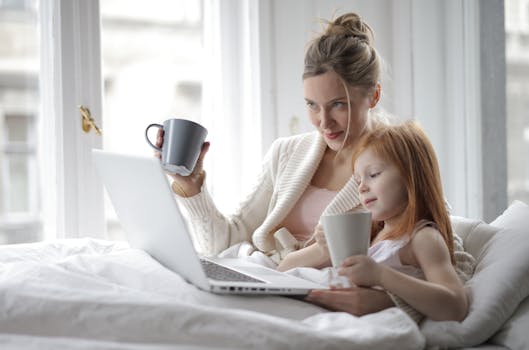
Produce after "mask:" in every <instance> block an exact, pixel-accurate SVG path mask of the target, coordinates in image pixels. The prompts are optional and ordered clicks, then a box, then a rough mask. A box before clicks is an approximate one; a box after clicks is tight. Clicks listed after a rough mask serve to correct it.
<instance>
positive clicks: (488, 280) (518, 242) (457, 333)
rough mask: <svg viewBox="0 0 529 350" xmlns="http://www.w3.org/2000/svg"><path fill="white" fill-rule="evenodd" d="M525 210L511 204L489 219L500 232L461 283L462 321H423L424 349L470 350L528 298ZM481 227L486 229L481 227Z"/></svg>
mask: <svg viewBox="0 0 529 350" xmlns="http://www.w3.org/2000/svg"><path fill="white" fill-rule="evenodd" d="M527 218H529V207H528V206H527V205H526V204H524V203H522V202H515V203H513V204H512V205H511V206H509V208H507V210H505V212H504V213H503V214H502V215H501V216H500V217H498V218H497V219H496V220H494V221H493V222H492V223H491V225H492V226H500V225H501V227H502V229H501V230H500V231H499V232H498V233H496V234H494V235H493V236H492V237H491V238H490V240H489V241H488V242H487V243H486V244H485V245H484V246H483V249H482V250H481V252H480V253H479V254H477V255H478V256H477V265H476V270H475V272H474V275H473V276H472V278H471V279H470V280H469V281H468V282H467V283H466V284H465V290H466V291H467V295H468V296H469V298H470V300H471V304H470V310H469V314H468V315H467V317H466V319H465V320H464V321H463V322H455V321H432V320H425V321H424V322H423V323H422V325H421V330H422V332H423V334H424V335H425V337H426V341H427V344H428V345H429V346H439V347H441V348H447V347H448V348H456V347H470V346H474V345H478V344H481V343H483V342H485V341H486V340H487V339H489V338H490V337H491V336H492V335H493V334H494V333H496V332H497V331H498V330H499V329H500V328H501V326H502V325H503V324H504V322H505V321H507V320H508V319H509V318H510V316H511V315H512V314H513V312H514V311H515V309H516V307H517V306H518V304H520V302H521V301H522V300H523V299H525V297H527V295H528V294H529V278H527V273H528V271H529V254H528V252H529V225H528V224H527ZM481 226H482V227H484V228H486V227H487V226H489V225H485V224H484V225H481Z"/></svg>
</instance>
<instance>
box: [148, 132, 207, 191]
mask: <svg viewBox="0 0 529 350" xmlns="http://www.w3.org/2000/svg"><path fill="white" fill-rule="evenodd" d="M163 134H164V131H163V129H158V134H157V135H156V146H157V147H162V145H163ZM209 146H210V143H209V142H204V144H202V150H201V151H200V155H199V156H198V160H197V164H196V165H195V168H194V169H193V172H192V173H191V174H189V175H188V176H182V175H179V174H168V175H169V176H170V177H171V178H172V179H173V181H174V183H173V185H172V186H171V188H172V189H173V191H174V192H175V193H176V194H178V195H179V196H181V197H192V196H194V195H196V194H198V193H200V189H201V188H202V185H203V184H204V179H205V178H206V172H205V171H204V168H203V164H204V157H205V156H206V153H207V152H208V150H209ZM154 156H155V157H157V158H160V159H161V157H162V155H161V153H160V152H158V151H156V152H154Z"/></svg>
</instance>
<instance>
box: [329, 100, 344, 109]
mask: <svg viewBox="0 0 529 350" xmlns="http://www.w3.org/2000/svg"><path fill="white" fill-rule="evenodd" d="M332 106H333V107H334V108H342V107H343V106H345V103H343V102H340V101H336V102H334V103H333V104H332Z"/></svg>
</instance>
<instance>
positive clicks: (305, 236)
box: [158, 13, 393, 314]
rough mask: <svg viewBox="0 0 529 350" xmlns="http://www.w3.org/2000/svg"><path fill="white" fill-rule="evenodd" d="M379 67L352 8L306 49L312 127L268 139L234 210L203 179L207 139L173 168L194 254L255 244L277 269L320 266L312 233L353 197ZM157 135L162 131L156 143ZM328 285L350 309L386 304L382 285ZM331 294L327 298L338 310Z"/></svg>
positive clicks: (322, 255) (354, 202) (369, 36)
mask: <svg viewBox="0 0 529 350" xmlns="http://www.w3.org/2000/svg"><path fill="white" fill-rule="evenodd" d="M380 74H381V59H380V57H379V55H378V53H377V51H376V50H375V48H374V47H373V31H372V30H371V28H370V27H369V26H368V25H367V24H366V23H365V22H364V21H363V20H362V19H361V18H360V17H359V16H358V15H357V14H354V13H347V14H344V15H342V16H340V17H338V18H337V19H335V20H334V21H332V22H329V23H328V26H327V29H326V30H325V32H324V33H322V34H321V35H320V36H318V37H317V38H315V39H314V40H313V41H312V42H311V43H310V45H309V47H308V49H307V52H306V55H305V68H304V73H303V87H304V95H305V100H306V104H307V110H308V114H309V118H310V120H311V122H312V124H313V125H314V127H315V129H316V131H315V132H312V133H307V134H301V135H296V136H293V137H288V138H280V139H278V140H276V141H275V142H274V143H273V145H272V146H271V148H270V150H269V151H268V153H267V155H266V156H265V159H264V162H263V169H262V172H261V174H260V176H259V178H258V181H257V184H256V186H255V187H254V189H253V191H252V192H251V193H250V195H249V196H248V197H247V198H246V199H245V200H244V201H243V202H242V203H241V204H240V206H239V208H238V209H237V211H236V212H235V213H234V214H232V215H230V216H225V215H223V214H222V213H220V212H219V211H218V209H217V208H216V206H215V204H214V202H213V200H212V198H211V196H210V195H209V193H208V192H207V188H206V186H205V185H204V183H205V172H204V170H203V168H202V164H203V159H204V156H205V154H206V153H207V151H208V149H209V146H210V145H209V143H208V142H206V143H204V146H203V148H202V152H201V155H200V158H199V161H198V163H197V166H196V168H195V169H194V171H193V173H192V174H191V175H190V176H187V177H182V176H179V175H174V174H173V175H171V176H172V178H173V180H174V181H173V183H172V188H173V191H174V192H175V193H176V194H177V195H178V196H179V197H180V199H179V201H180V203H181V204H183V205H184V206H185V207H186V208H187V211H188V213H189V217H190V220H191V222H192V226H193V227H194V240H195V244H196V245H197V246H198V247H199V249H200V250H201V252H202V253H205V254H209V255H215V254H219V253H221V252H223V251H225V250H226V249H228V248H230V247H231V248H230V249H229V250H231V253H232V254H233V253H234V251H235V254H236V255H241V254H252V252H253V251H254V250H255V251H256V252H258V253H260V254H264V255H266V256H268V257H270V259H271V260H272V261H273V262H274V263H275V264H277V268H278V269H280V270H286V269H289V268H291V267H296V266H312V267H319V266H323V265H325V264H327V263H328V253H327V252H325V251H324V250H323V249H322V246H321V245H319V244H317V243H314V240H312V239H311V238H312V236H313V235H314V232H315V229H316V227H317V224H318V221H319V217H320V216H321V215H322V214H323V213H324V214H331V213H339V212H345V211H348V210H351V209H353V208H355V207H357V206H358V205H359V204H360V202H359V199H358V189H357V184H356V182H355V181H354V179H353V177H352V150H353V148H354V146H355V144H356V143H357V142H358V140H359V138H360V137H361V135H362V134H363V133H365V132H366V131H367V130H369V129H371V128H372V126H373V125H374V124H376V123H377V122H378V118H377V117H376V116H375V115H373V114H372V113H371V109H372V108H374V107H375V106H376V105H377V103H378V101H379V99H380V94H381V86H380V83H379V81H380ZM162 137H163V134H162V133H161V132H160V133H159V134H158V144H161V143H162V141H163V140H162ZM243 242H251V244H244V243H243ZM242 250H244V252H241V251H242ZM315 253H316V254H315ZM332 293H337V294H336V296H337V299H336V300H338V301H340V302H343V304H344V305H343V307H342V308H341V309H342V310H344V311H347V312H351V313H354V314H364V313H369V312H374V311H378V310H381V309H384V308H387V307H389V306H392V305H393V302H392V300H391V299H390V298H389V296H388V295H387V294H386V293H384V292H383V291H378V290H374V289H365V288H354V289H349V290H346V291H345V290H344V291H332V292H331V294H332ZM344 293H345V294H344ZM336 300H334V301H333V302H332V305H330V306H332V308H334V309H340V307H339V305H338V304H336ZM318 301H319V303H320V304H325V301H322V300H321V299H320V300H318Z"/></svg>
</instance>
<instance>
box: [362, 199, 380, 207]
mask: <svg viewBox="0 0 529 350" xmlns="http://www.w3.org/2000/svg"><path fill="white" fill-rule="evenodd" d="M376 200H377V199H376V198H371V199H366V200H365V201H364V206H365V207H368V206H369V205H370V204H371V203H373V202H374V201H376Z"/></svg>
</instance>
